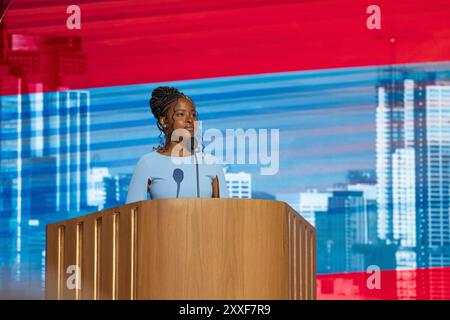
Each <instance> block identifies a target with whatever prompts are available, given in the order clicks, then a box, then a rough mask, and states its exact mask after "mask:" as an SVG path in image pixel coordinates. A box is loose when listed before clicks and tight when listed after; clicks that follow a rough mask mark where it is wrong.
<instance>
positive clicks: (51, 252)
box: [45, 225, 60, 300]
mask: <svg viewBox="0 0 450 320" xmlns="http://www.w3.org/2000/svg"><path fill="white" fill-rule="evenodd" d="M46 238H47V242H46V249H45V257H46V261H45V293H46V296H45V298H46V299H47V300H56V299H58V288H59V272H58V266H59V265H60V261H59V259H60V246H59V244H60V243H59V231H58V225H47V228H46Z"/></svg>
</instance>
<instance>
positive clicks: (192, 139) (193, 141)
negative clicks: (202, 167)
mask: <svg viewBox="0 0 450 320" xmlns="http://www.w3.org/2000/svg"><path fill="white" fill-rule="evenodd" d="M191 152H194V158H195V174H196V178H197V198H200V181H199V177H198V176H199V174H198V159H197V148H196V147H195V138H194V137H191Z"/></svg>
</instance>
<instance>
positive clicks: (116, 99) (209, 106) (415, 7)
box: [0, 0, 450, 299]
mask: <svg viewBox="0 0 450 320" xmlns="http://www.w3.org/2000/svg"><path fill="white" fill-rule="evenodd" d="M71 5H76V7H75V8H74V7H70V6H71ZM373 5H376V7H373ZM0 7H1V8H2V10H1V12H2V15H1V19H2V20H1V24H0V41H1V42H0V49H1V52H0V121H1V126H0V136H1V137H0V164H1V166H0V175H1V184H0V190H1V200H0V284H1V286H0V297H1V298H33V299H42V298H43V285H44V281H45V278H44V264H45V225H46V224H47V223H49V222H55V221H60V220H64V219H67V218H69V217H75V216H79V215H83V214H87V213H91V212H95V211H98V210H101V209H104V208H111V207H115V206H118V205H122V204H124V202H125V199H126V195H127V189H128V184H129V182H130V179H131V174H132V172H133V168H134V166H135V165H136V163H137V160H138V159H139V157H140V156H142V155H143V154H145V153H147V152H150V151H151V150H152V148H153V147H154V146H157V145H158V144H159V137H158V135H159V132H158V131H157V129H156V126H155V124H156V122H155V119H154V118H153V116H152V114H151V112H150V109H149V107H148V100H149V98H150V95H151V91H152V89H153V88H155V87H157V86H158V85H170V86H176V87H177V88H179V89H180V90H181V91H183V92H185V93H186V94H187V95H189V96H190V97H191V98H192V99H193V100H194V101H195V103H196V106H197V110H198V113H199V118H200V120H202V125H203V130H204V131H205V130H207V129H214V130H219V132H222V133H223V134H225V133H226V131H227V130H237V129H242V130H244V131H245V132H247V133H249V134H251V132H261V130H264V129H266V130H267V131H268V132H270V130H279V153H278V158H277V159H278V162H277V164H276V166H277V170H276V173H275V174H273V175H263V174H261V167H267V165H262V164H260V163H258V164H248V163H247V164H245V163H244V164H237V163H229V164H226V166H225V169H226V178H227V183H228V188H229V191H230V194H231V195H232V196H234V197H242V198H263V199H275V200H280V201H285V202H287V203H289V204H290V205H291V206H292V207H293V208H294V209H296V210H297V211H298V212H300V213H301V214H302V215H303V216H304V217H305V218H306V219H307V220H308V221H309V222H310V223H312V224H313V225H314V226H315V227H316V229H317V254H318V260H317V272H318V283H317V284H318V291H317V292H318V298H319V299H448V298H450V230H449V225H450V216H449V210H450V189H449V185H450V23H449V21H448V15H449V13H450V3H449V2H448V1H408V2H402V3H398V2H395V3H394V2H389V3H388V2H387V1H377V2H371V1H250V0H249V1H234V0H228V1H179V0H171V1H144V0H141V1H138V0H133V1H113V0H111V1H103V0H102V1H85V0H80V1H74V2H72V1H64V0H59V1H44V0H42V1H26V0H22V1H21V0H14V1H5V0H3V1H1V0H0ZM369 9H370V10H369ZM373 10H375V11H373ZM77 14H79V15H78V17H79V20H77V19H75V18H76V16H77ZM74 15H75V16H74ZM74 17H75V18H74ZM375 18H376V19H375ZM373 19H375V20H373ZM377 19H378V20H377ZM377 22H378V23H379V24H378V25H377ZM77 23H78V25H77ZM233 151H234V148H233ZM244 152H245V153H246V156H247V157H248V158H249V159H250V158H251V156H252V155H255V152H256V153H258V152H257V151H252V150H249V149H245V150H244ZM273 158H274V160H275V157H273ZM239 186H240V187H239ZM374 276H379V280H380V281H379V283H378V282H377V281H373V279H374V278H373V277H374ZM377 279H378V278H377Z"/></svg>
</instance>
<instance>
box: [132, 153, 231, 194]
mask: <svg viewBox="0 0 450 320" xmlns="http://www.w3.org/2000/svg"><path fill="white" fill-rule="evenodd" d="M196 158H197V159H198V163H199V165H198V169H199V170H198V172H199V173H198V174H199V187H200V197H201V198H211V197H212V181H213V179H214V178H215V177H218V180H219V192H220V197H221V198H228V197H229V195H228V190H227V186H226V181H225V174H224V172H223V167H222V165H220V164H218V163H216V162H217V159H216V158H215V157H213V156H212V155H209V154H205V153H202V152H197V153H196V156H194V155H191V156H187V157H170V156H166V155H162V154H160V153H158V152H156V151H153V152H150V153H147V154H145V155H143V156H142V157H141V158H140V159H139V161H138V163H137V165H136V167H135V168H134V172H133V177H132V178H131V182H130V186H129V187H128V196H127V201H126V203H131V202H136V201H141V200H146V199H147V186H148V185H150V188H149V190H150V195H151V199H164V198H196V197H197V178H196V165H195V163H196V162H195V161H196ZM149 182H150V183H149Z"/></svg>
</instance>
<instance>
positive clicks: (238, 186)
mask: <svg viewBox="0 0 450 320" xmlns="http://www.w3.org/2000/svg"><path fill="white" fill-rule="evenodd" d="M225 180H226V182H227V189H228V194H229V197H230V198H241V199H245V198H247V199H249V198H251V197H252V176H251V174H249V173H246V172H239V173H229V172H227V173H225Z"/></svg>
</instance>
